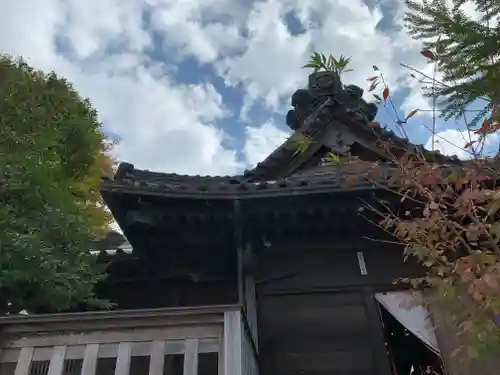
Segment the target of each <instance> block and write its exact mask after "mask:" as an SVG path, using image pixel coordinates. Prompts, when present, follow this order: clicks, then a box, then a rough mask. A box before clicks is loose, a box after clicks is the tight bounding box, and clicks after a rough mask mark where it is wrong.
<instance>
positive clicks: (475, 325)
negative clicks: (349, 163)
mask: <svg viewBox="0 0 500 375" xmlns="http://www.w3.org/2000/svg"><path fill="white" fill-rule="evenodd" d="M422 54H423V55H424V56H426V57H429V58H430V57H432V56H434V55H433V54H432V53H431V52H430V51H424V52H423V53H422ZM369 81H370V82H372V84H373V82H377V79H373V78H370V79H369ZM382 95H383V102H384V103H385V102H386V101H388V100H390V94H389V89H388V87H387V86H385V87H384V88H383V93H382ZM416 113H418V109H415V110H413V111H411V112H409V113H408V114H407V115H406V116H405V118H404V120H400V121H398V124H397V125H398V126H401V127H403V126H405V125H406V124H407V122H408V120H409V119H410V118H411V117H413V116H414V115H415V114H416ZM495 116H496V109H495V108H494V107H493V110H492V111H491V113H490V114H489V116H487V117H486V118H484V119H483V121H482V124H481V125H480V126H479V127H478V128H476V129H471V130H470V133H471V134H470V135H471V137H469V140H467V141H466V140H464V144H463V145H455V146H456V147H459V148H462V149H463V150H467V151H468V152H469V154H470V156H471V157H470V159H469V160H464V161H462V162H461V163H458V164H457V163H450V165H445V164H438V163H435V162H434V160H433V158H432V154H431V153H424V152H422V151H419V150H418V149H417V148H414V147H411V148H408V150H405V151H406V152H405V153H404V156H403V157H395V156H394V155H393V154H391V145H389V144H387V143H384V142H381V143H380V147H381V148H382V149H383V150H384V152H386V154H387V155H389V157H390V159H392V160H391V164H392V165H393V172H392V173H391V175H390V176H387V178H388V180H389V179H390V181H388V183H387V184H386V185H385V186H386V188H387V189H390V190H391V191H392V192H393V193H395V194H397V204H396V205H392V206H391V205H388V204H386V203H383V202H380V204H379V205H378V206H377V207H375V206H370V207H369V208H370V209H371V210H372V211H373V212H375V213H376V215H377V217H378V221H377V225H379V226H380V227H381V228H382V229H383V230H384V231H385V232H387V233H390V234H391V235H393V236H394V237H395V238H396V239H397V240H398V242H399V243H400V244H401V245H402V248H403V255H404V257H409V256H412V257H416V258H417V259H418V260H419V262H420V263H421V264H422V265H423V266H424V267H425V268H426V269H427V273H426V275H425V276H424V277H421V278H417V279H405V280H399V281H403V282H405V283H410V284H411V285H412V286H413V287H414V288H422V287H423V288H431V289H432V290H434V292H435V293H434V295H435V296H437V298H439V299H440V300H441V301H440V302H441V304H440V305H441V306H445V311H443V312H442V313H443V314H442V316H443V318H444V319H445V320H446V321H445V322H444V323H447V324H453V325H455V326H456V327H458V333H459V335H460V336H461V342H462V345H460V346H459V347H457V348H456V349H455V351H454V352H453V355H457V354H465V355H464V358H468V357H476V356H481V355H490V354H498V353H499V351H500V319H499V318H500V246H499V241H500V189H499V183H498V182H499V178H500V169H499V166H500V163H499V160H498V157H497V156H495V157H485V156H484V155H483V154H482V151H483V148H484V144H485V141H486V139H487V137H488V136H491V135H492V134H493V133H495V132H496V131H498V129H499V127H500V124H499V123H498V122H497V121H495ZM402 133H405V132H404V129H402ZM474 136H475V137H474ZM376 168H378V167H377V166H374V169H376Z"/></svg>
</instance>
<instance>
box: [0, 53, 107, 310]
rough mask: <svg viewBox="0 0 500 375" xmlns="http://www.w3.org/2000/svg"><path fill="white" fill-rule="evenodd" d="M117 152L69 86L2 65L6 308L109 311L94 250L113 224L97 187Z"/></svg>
mask: <svg viewBox="0 0 500 375" xmlns="http://www.w3.org/2000/svg"><path fill="white" fill-rule="evenodd" d="M111 146H112V144H111V143H110V142H108V141H107V140H106V139H105V137H104V135H103V134H102V133H101V131H100V123H99V122H98V120H97V114H96V111H95V110H94V109H92V107H91V105H90V103H89V101H88V100H83V99H82V98H81V97H80V96H79V95H78V93H77V92H76V91H75V90H74V89H73V87H72V86H71V85H70V84H69V83H68V82H67V81H66V80H64V79H62V78H59V77H57V75H56V74H55V73H50V74H44V73H43V72H40V71H36V70H34V69H32V68H30V67H29V66H28V65H27V64H26V63H25V62H23V61H22V60H21V59H19V60H17V59H12V58H11V57H9V56H1V57H0V170H1V174H0V176H1V177H0V179H1V180H2V181H1V184H0V200H1V202H2V204H1V205H0V293H1V294H0V298H1V301H0V303H1V304H2V306H0V310H5V309H6V307H7V305H13V306H14V307H15V308H16V309H17V310H20V309H28V310H31V311H33V310H35V311H36V310H40V309H42V310H66V309H70V308H73V307H75V306H77V305H80V304H84V303H89V304H98V305H102V304H105V301H99V300H97V299H96V298H95V296H94V295H93V293H92V289H93V286H94V284H95V283H96V282H97V281H99V280H100V279H102V277H103V271H104V269H103V265H99V264H98V263H97V259H96V257H95V256H93V255H90V253H89V249H90V248H91V246H92V241H93V240H95V239H96V238H97V237H99V236H100V235H102V234H103V233H104V231H105V230H106V229H107V227H108V224H109V221H110V216H109V214H108V213H106V211H105V210H104V209H103V207H104V206H103V203H102V202H101V197H100V194H99V189H98V187H99V183H100V178H101V175H102V173H109V172H111V170H112V167H113V160H112V159H111V158H110V156H109V154H108V151H109V149H110V147H111Z"/></svg>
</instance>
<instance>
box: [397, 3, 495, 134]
mask: <svg viewBox="0 0 500 375" xmlns="http://www.w3.org/2000/svg"><path fill="white" fill-rule="evenodd" d="M406 2H407V5H408V10H407V12H406V15H405V23H406V26H407V28H408V30H409V33H410V35H412V36H413V37H414V38H416V39H419V40H422V41H423V46H424V50H423V54H424V56H427V57H429V58H430V59H432V60H434V61H436V68H437V70H438V71H440V72H442V73H443V75H444V79H443V83H438V84H433V85H432V87H431V88H430V90H429V91H428V95H429V96H431V97H435V98H439V99H441V101H440V103H439V104H440V105H442V107H443V112H442V115H443V117H444V118H445V119H450V118H451V117H453V116H456V117H460V116H462V115H463V114H464V112H465V110H466V109H467V108H468V107H469V105H470V104H471V103H473V102H476V100H478V99H480V101H482V102H483V106H482V110H481V111H479V112H477V114H476V115H475V116H474V118H472V119H471V121H470V126H474V125H476V124H477V123H478V121H479V120H481V119H483V118H484V117H485V116H490V117H491V118H490V120H491V121H492V122H493V121H498V120H499V119H500V111H499V107H500V74H499V71H500V60H499V56H500V23H499V22H498V21H500V3H499V2H498V0H472V1H469V3H473V4H474V5H475V7H476V11H477V12H478V13H479V14H482V17H481V18H480V19H479V20H475V19H473V18H472V17H471V16H470V15H468V14H466V13H465V12H464V11H463V8H461V7H462V6H463V5H464V4H465V3H467V2H468V0H452V1H451V3H450V2H447V1H444V0H426V1H424V2H421V1H419V0H407V1H406Z"/></svg>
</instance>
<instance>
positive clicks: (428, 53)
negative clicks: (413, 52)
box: [420, 50, 436, 60]
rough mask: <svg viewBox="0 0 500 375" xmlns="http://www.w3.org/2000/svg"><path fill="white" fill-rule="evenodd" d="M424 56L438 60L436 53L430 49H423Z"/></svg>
mask: <svg viewBox="0 0 500 375" xmlns="http://www.w3.org/2000/svg"><path fill="white" fill-rule="evenodd" d="M420 53H421V54H422V55H423V56H425V57H427V58H429V59H431V60H436V55H435V54H434V52H432V51H429V50H425V51H421V52H420Z"/></svg>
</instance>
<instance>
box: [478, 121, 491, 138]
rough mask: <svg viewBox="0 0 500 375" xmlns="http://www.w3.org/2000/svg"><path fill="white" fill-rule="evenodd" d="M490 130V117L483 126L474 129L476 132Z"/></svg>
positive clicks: (487, 131)
mask: <svg viewBox="0 0 500 375" xmlns="http://www.w3.org/2000/svg"><path fill="white" fill-rule="evenodd" d="M489 132H491V123H490V120H488V119H485V120H484V121H483V124H482V125H481V127H480V128H479V129H477V130H476V131H474V133H475V134H487V133H489Z"/></svg>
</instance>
